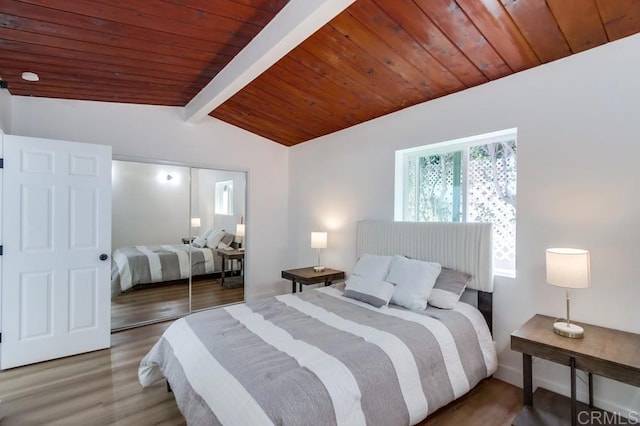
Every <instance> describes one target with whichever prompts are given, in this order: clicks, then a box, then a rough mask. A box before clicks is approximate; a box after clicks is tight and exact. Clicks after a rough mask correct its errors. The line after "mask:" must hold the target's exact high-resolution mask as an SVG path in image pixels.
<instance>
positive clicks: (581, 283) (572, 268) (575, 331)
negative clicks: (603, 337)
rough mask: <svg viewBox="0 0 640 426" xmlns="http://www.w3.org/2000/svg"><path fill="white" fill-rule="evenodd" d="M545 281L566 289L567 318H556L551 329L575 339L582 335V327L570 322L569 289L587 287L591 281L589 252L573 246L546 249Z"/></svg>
mask: <svg viewBox="0 0 640 426" xmlns="http://www.w3.org/2000/svg"><path fill="white" fill-rule="evenodd" d="M547 282H548V283H549V284H552V285H555V286H558V287H564V288H565V289H566V291H567V296H566V297H567V318H566V319H558V320H556V322H555V323H554V324H553V331H554V332H555V333H556V334H559V335H560V336H564V337H571V338H576V339H580V338H582V337H584V329H583V328H582V327H580V326H579V325H576V324H572V323H571V317H570V307H569V302H570V293H569V291H570V289H572V288H587V287H589V285H590V283H591V272H590V260H589V252H588V251H587V250H581V249H573V248H550V249H547Z"/></svg>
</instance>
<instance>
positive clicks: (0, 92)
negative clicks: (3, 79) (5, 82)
mask: <svg viewBox="0 0 640 426" xmlns="http://www.w3.org/2000/svg"><path fill="white" fill-rule="evenodd" d="M11 99H12V96H11V94H10V93H9V91H8V90H6V89H0V130H4V132H5V133H11V112H12V111H11Z"/></svg>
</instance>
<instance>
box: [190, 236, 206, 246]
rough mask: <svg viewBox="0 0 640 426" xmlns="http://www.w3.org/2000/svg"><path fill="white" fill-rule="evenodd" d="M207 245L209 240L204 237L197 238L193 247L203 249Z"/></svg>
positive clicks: (192, 243) (193, 242)
mask: <svg viewBox="0 0 640 426" xmlns="http://www.w3.org/2000/svg"><path fill="white" fill-rule="evenodd" d="M206 244H207V240H206V238H203V237H201V236H200V237H196V238H195V239H194V240H193V241H192V242H191V245H192V246H194V247H197V248H202V247H204V246H205V245H206Z"/></svg>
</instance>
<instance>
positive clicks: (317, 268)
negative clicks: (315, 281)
mask: <svg viewBox="0 0 640 426" xmlns="http://www.w3.org/2000/svg"><path fill="white" fill-rule="evenodd" d="M324 269H325V268H324V266H314V267H313V270H314V271H315V272H322V271H324Z"/></svg>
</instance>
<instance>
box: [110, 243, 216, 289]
mask: <svg viewBox="0 0 640 426" xmlns="http://www.w3.org/2000/svg"><path fill="white" fill-rule="evenodd" d="M189 251H191V254H189ZM189 259H191V261H190V260H189ZM221 270H222V259H221V257H220V256H219V255H218V254H217V252H216V249H211V248H208V247H205V248H197V247H193V246H191V245H189V244H165V245H140V246H132V247H121V248H118V249H116V250H114V252H113V257H112V262H111V295H112V296H116V295H118V294H120V293H122V292H125V291H128V290H131V289H132V288H134V287H135V286H139V285H143V284H151V283H159V282H164V281H174V280H180V279H186V278H189V274H190V272H193V275H194V276H195V275H205V274H212V273H215V272H220V271H221Z"/></svg>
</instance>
